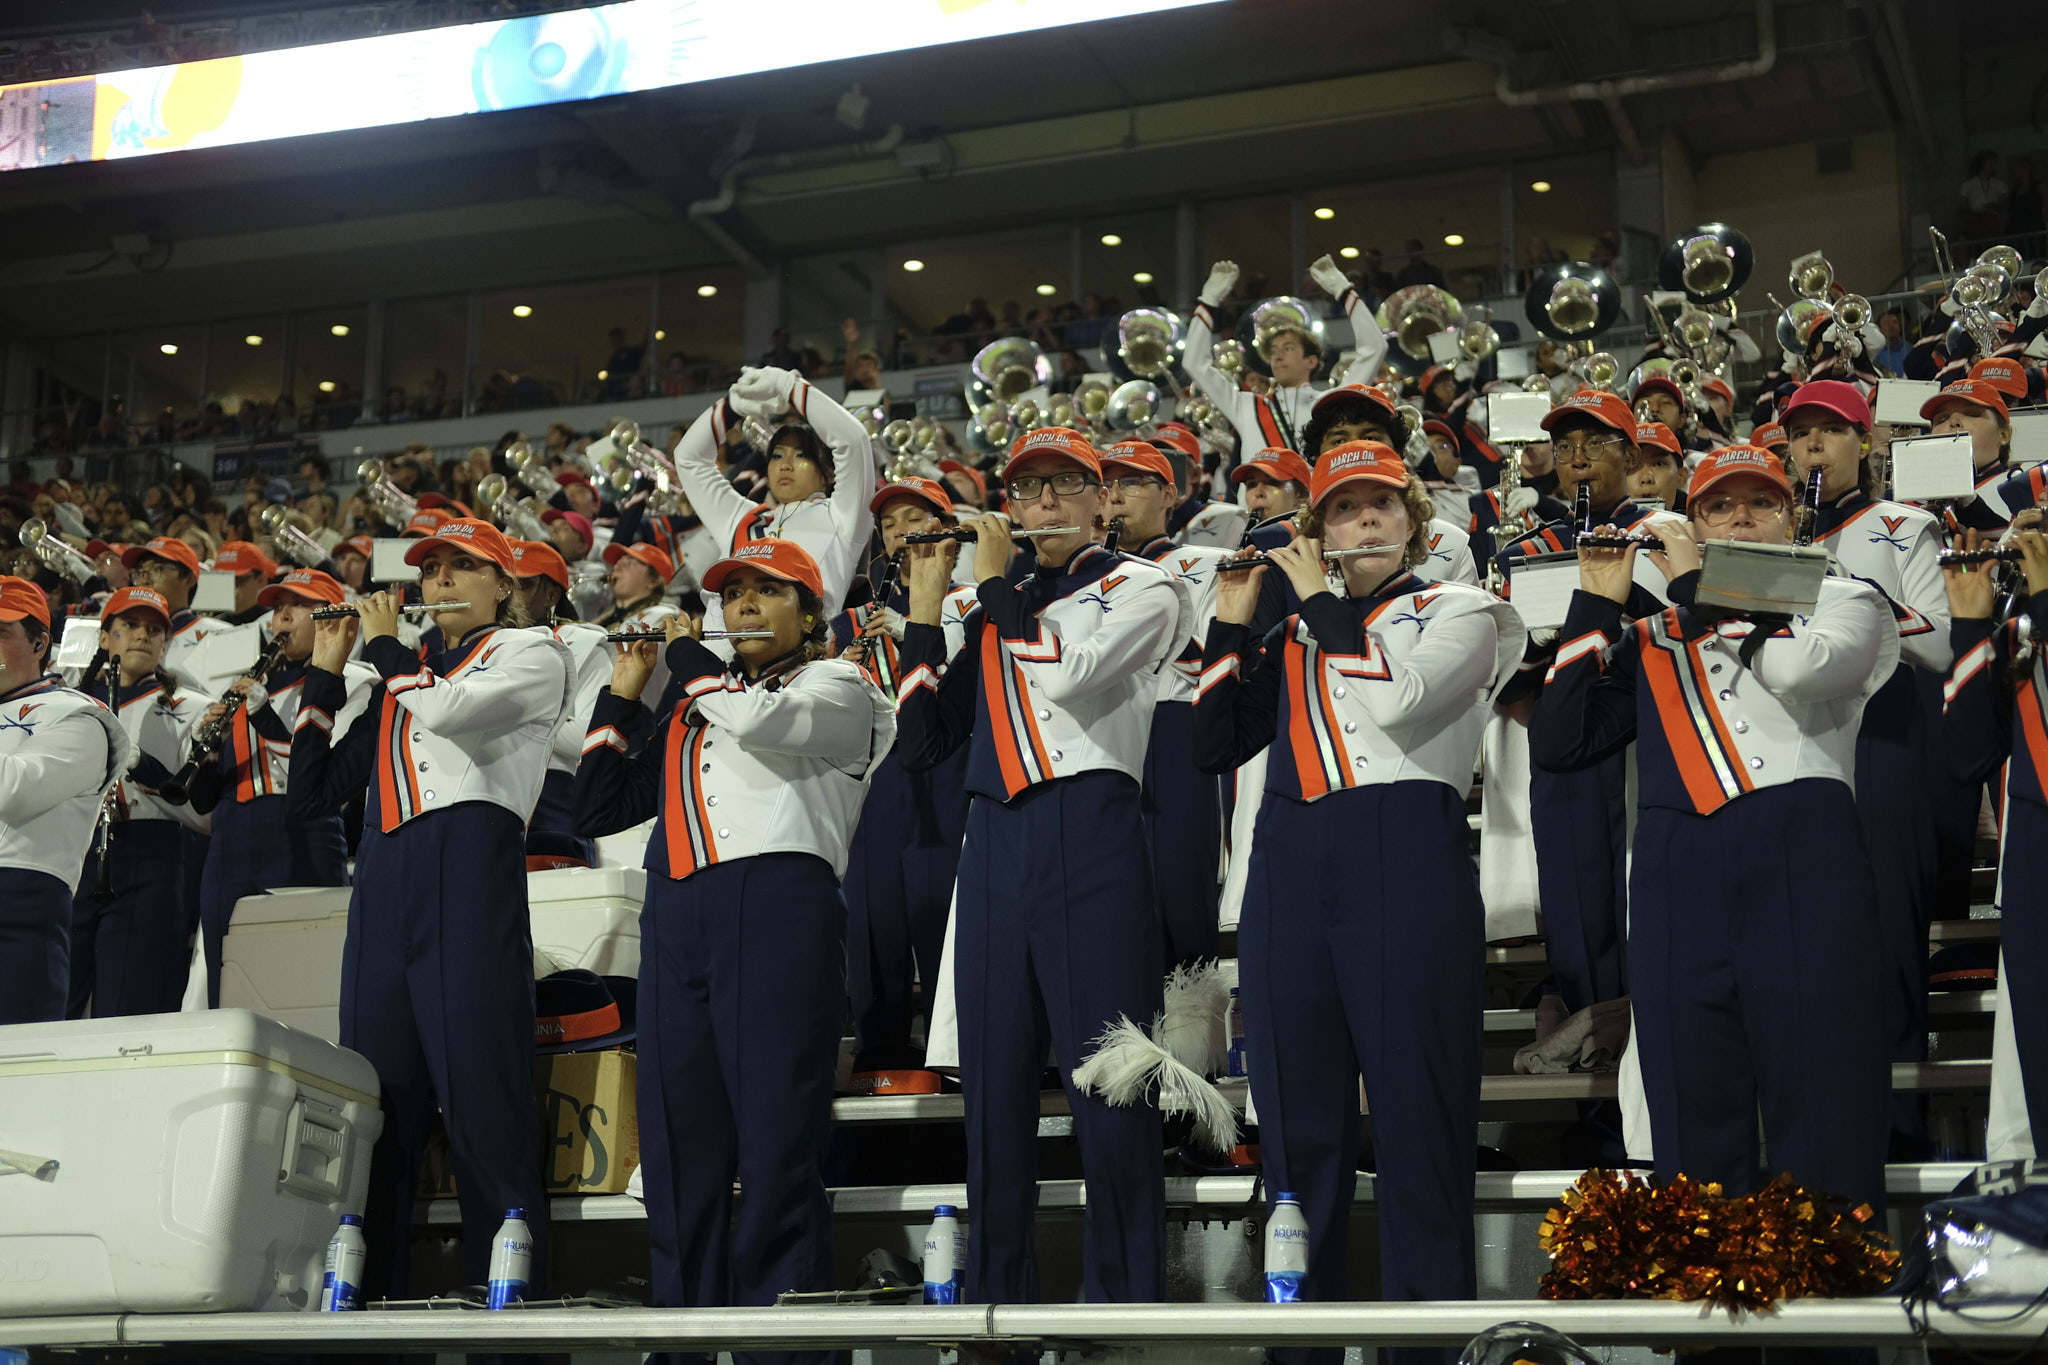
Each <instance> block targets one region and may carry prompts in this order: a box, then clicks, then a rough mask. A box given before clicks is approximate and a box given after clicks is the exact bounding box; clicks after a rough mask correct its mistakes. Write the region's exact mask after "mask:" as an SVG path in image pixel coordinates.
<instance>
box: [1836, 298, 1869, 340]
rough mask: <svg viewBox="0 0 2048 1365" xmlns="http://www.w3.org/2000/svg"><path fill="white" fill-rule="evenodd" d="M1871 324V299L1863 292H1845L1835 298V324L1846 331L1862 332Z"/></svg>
mask: <svg viewBox="0 0 2048 1365" xmlns="http://www.w3.org/2000/svg"><path fill="white" fill-rule="evenodd" d="M1869 325H1870V300H1869V299H1866V298H1864V297H1863V296H1862V295H1861V294H1844V295H1842V297H1841V298H1839V299H1836V300H1835V326H1837V327H1839V328H1841V329H1842V331H1843V332H1844V333H1854V332H1860V331H1862V330H1863V329H1864V328H1865V327H1868V326H1869Z"/></svg>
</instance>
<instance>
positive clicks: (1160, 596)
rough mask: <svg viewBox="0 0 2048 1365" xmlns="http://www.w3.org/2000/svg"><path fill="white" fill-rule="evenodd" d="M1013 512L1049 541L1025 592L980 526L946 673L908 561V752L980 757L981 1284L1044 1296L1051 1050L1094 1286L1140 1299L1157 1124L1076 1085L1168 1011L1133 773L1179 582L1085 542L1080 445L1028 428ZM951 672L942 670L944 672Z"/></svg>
mask: <svg viewBox="0 0 2048 1365" xmlns="http://www.w3.org/2000/svg"><path fill="white" fill-rule="evenodd" d="M1003 481H1004V483H1005V484H1006V485H1007V491H1008V494H1009V503H1008V505H1009V507H1010V509H1011V514H1012V515H1013V516H1014V517H1016V519H1017V521H1018V523H1019V524H1020V525H1021V526H1022V527H1023V528H1024V529H1026V530H1041V529H1043V530H1054V529H1057V528H1064V527H1071V528H1073V529H1071V530H1063V531H1060V533H1059V534H1053V535H1044V536H1040V537H1038V538H1037V539H1038V556H1037V568H1036V569H1035V570H1034V571H1033V572H1032V573H1031V574H1030V575H1029V576H1028V577H1027V578H1025V579H1024V580H1023V581H1022V582H1021V583H1017V584H1014V585H1013V584H1011V583H1010V582H1008V581H1007V580H1006V577H1005V575H1006V574H1007V573H1008V572H1009V569H1010V557H1011V544H1012V539H1011V535H1010V525H1009V523H1008V522H1007V521H1005V520H1004V519H1002V518H1000V517H994V516H984V517H980V518H977V519H976V520H975V522H974V529H975V532H976V537H977V539H976V543H975V547H974V548H975V557H974V572H975V577H976V578H977V579H978V580H979V583H980V586H979V588H978V589H977V590H976V593H977V598H978V601H979V605H978V607H977V608H976V609H975V610H974V611H973V612H971V613H970V614H969V616H968V620H967V623H966V642H965V644H964V646H963V647H962V648H961V650H960V651H959V653H958V654H957V655H955V656H954V657H953V659H952V660H951V662H950V664H949V663H948V660H947V659H946V657H945V652H944V651H945V635H944V633H943V631H942V630H941V627H940V612H941V610H942V608H943V603H944V599H945V594H946V587H947V579H948V574H947V570H946V566H945V562H944V561H943V560H942V559H940V558H939V557H938V556H937V555H935V554H932V553H929V552H928V550H929V547H925V546H917V547H913V553H912V555H911V559H910V623H909V624H908V625H906V626H905V627H904V631H903V653H902V666H903V669H904V673H903V684H902V691H901V697H900V699H899V710H898V724H899V726H900V727H901V729H900V738H899V742H900V743H901V744H902V746H903V763H904V766H905V767H906V768H909V769H911V770H913V771H915V770H917V769H921V768H929V767H931V766H932V765H934V764H935V763H937V762H938V761H939V760H940V759H942V758H944V757H945V756H946V755H948V754H950V753H952V752H953V751H954V750H956V749H958V748H959V747H960V746H961V745H962V744H971V747H970V748H969V752H968V760H967V762H968V768H967V788H968V791H969V792H971V793H972V794H973V797H974V799H973V800H972V801H971V803H970V804H969V806H968V811H967V835H966V841H965V844H964V846H963V848H962V850H961V854H960V873H959V879H958V883H957V892H956V901H955V912H954V913H955V940H956V941H955V949H956V955H955V958H954V963H955V974H956V980H957V983H958V987H959V989H958V991H957V993H956V998H957V1001H958V1008H959V1030H960V1063H961V1079H962V1082H963V1086H964V1088H965V1091H966V1101H967V1134H968V1145H967V1189H968V1196H967V1198H968V1203H969V1205H970V1207H972V1208H973V1209H974V1218H973V1220H972V1221H971V1222H970V1224H969V1227H968V1243H967V1245H968V1271H967V1283H968V1292H969V1293H970V1295H971V1296H972V1297H973V1300H974V1301H975V1302H979V1303H1028V1302H1031V1301H1032V1300H1034V1299H1035V1298H1036V1297H1037V1272H1036V1258H1035V1254H1034V1250H1033V1240H1034V1232H1033V1224H1034V1211H1035V1208H1036V1205H1037V1147H1036V1143H1037V1138H1036V1134H1037V1131H1038V1078H1039V1074H1040V1071H1041V1069H1042V1068H1043V1066H1044V1064H1045V1057H1046V1047H1047V1043H1048V1041H1050V1043H1051V1045H1052V1048H1053V1051H1054V1052H1055V1054H1056V1055H1057V1056H1058V1058H1059V1063H1060V1066H1061V1069H1062V1072H1063V1075H1064V1079H1065V1083H1066V1091H1067V1098H1068V1101H1069V1103H1070V1104H1071V1106H1072V1109H1073V1115H1074V1132H1075V1135H1076V1136H1077V1137H1078V1138H1079V1140H1080V1144H1081V1153H1082V1158H1083V1162H1084V1165H1085V1180H1086V1184H1087V1195H1088V1200H1087V1203H1088V1207H1087V1213H1086V1222H1085V1228H1086V1232H1085V1242H1086V1248H1087V1250H1086V1272H1085V1276H1084V1282H1085V1293H1086V1296H1087V1298H1088V1299H1089V1301H1090V1302H1104V1301H1108V1302H1140V1301H1147V1300H1154V1299H1157V1298H1159V1297H1160V1295H1161V1294H1162V1292H1163V1291H1164V1288H1165V1264H1164V1259H1163V1241H1164V1220H1165V1189H1164V1185H1163V1183H1162V1176H1161V1170H1160V1160H1159V1154H1160V1136H1161V1129H1160V1119H1159V1112H1158V1110H1157V1109H1155V1108H1153V1107H1151V1106H1150V1105H1134V1106H1126V1107H1112V1106H1110V1105H1108V1104H1106V1103H1105V1102H1104V1101H1103V1100H1102V1099H1100V1098H1098V1097H1096V1096H1094V1095H1091V1094H1086V1093H1083V1092H1081V1091H1080V1090H1079V1089H1078V1088H1077V1087H1076V1086H1075V1085H1074V1083H1073V1069H1074V1068H1075V1066H1077V1065H1078V1064H1079V1063H1080V1062H1081V1060H1082V1058H1081V1053H1082V1052H1083V1051H1084V1050H1085V1049H1087V1048H1088V1047H1089V1046H1090V1044H1091V1041H1092V1040H1094V1039H1096V1038H1097V1037H1099V1036H1100V1035H1101V1034H1102V1033H1103V1032H1104V1031H1105V1030H1106V1029H1107V1028H1108V1027H1109V1026H1110V1025H1111V1024H1112V1022H1114V1021H1116V1020H1117V1019H1119V1017H1122V1018H1126V1019H1133V1020H1150V1019H1151V1018H1152V1017H1153V1015H1154V1014H1155V1013H1157V1011H1158V1010H1159V1007H1160V1000H1161V983H1160V975H1159V967H1160V963H1161V961H1162V951H1163V950H1162V946H1161V942H1160V931H1159V921H1158V917H1157V915H1156V913H1155V909H1154V901H1153V895H1152V886H1151V876H1150V865H1149V862H1148V860H1146V859H1143V858H1133V857H1131V856H1129V855H1130V852H1131V851H1132V850H1134V849H1138V848H1142V847H1144V846H1145V831H1144V823H1143V817H1142V812H1141V808H1140V795H1139V782H1140V779H1141V777H1142V774H1143V771H1144V760H1145V743H1146V737H1147V735H1148V733H1149V731H1150V726H1151V721H1152V711H1153V707H1154V705H1155V703H1156V701H1157V698H1158V690H1159V681H1158V677H1157V674H1158V673H1159V671H1160V670H1161V669H1162V668H1165V667H1167V666H1169V664H1170V662H1171V660H1172V658H1173V656H1174V654H1175V653H1176V652H1177V651H1178V649H1179V641H1180V640H1181V639H1183V638H1184V637H1185V635H1186V634H1187V629H1188V615H1187V607H1186V605H1185V602H1184V599H1183V593H1182V589H1181V588H1180V587H1179V586H1178V585H1177V584H1176V582H1175V580H1174V579H1173V578H1172V576H1171V575H1169V574H1167V573H1166V572H1165V571H1163V570H1161V569H1160V568H1158V567H1157V566H1156V565H1152V564H1149V563H1145V562H1144V561H1141V560H1135V559H1131V558H1128V557H1126V556H1122V555H1116V554H1111V553H1109V552H1107V551H1105V550H1103V548H1102V547H1101V546H1100V545H1098V544H1096V543H1095V541H1094V527H1095V524H1096V521H1097V519H1098V517H1099V514H1100V512H1101V509H1102V486H1101V485H1102V465H1101V461H1100V459H1099V457H1098V456H1097V454H1096V451H1095V449H1094V447H1093V446H1091V445H1089V444H1088V442H1087V441H1086V440H1085V439H1083V438H1082V437H1081V436H1080V435H1079V434H1078V433H1076V432H1073V431H1069V430H1067V429H1065V428H1063V427H1046V428H1042V429H1040V430H1037V431H1033V432H1031V433H1029V434H1028V435H1026V436H1024V437H1022V438H1021V439H1020V440H1019V441H1018V442H1017V443H1016V445H1015V446H1014V447H1012V450H1011V455H1010V460H1009V463H1008V464H1007V465H1006V466H1005V467H1004V469H1003ZM942 670H943V672H942Z"/></svg>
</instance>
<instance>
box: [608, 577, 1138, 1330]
mask: <svg viewBox="0 0 2048 1365" xmlns="http://www.w3.org/2000/svg"><path fill="white" fill-rule="evenodd" d="M704 591H705V592H707V593H716V594H718V596H719V598H720V600H721V601H722V602H723V603H724V604H725V622H726V626H727V628H728V629H732V630H765V631H770V632H772V638H769V639H761V640H738V641H734V642H733V645H734V649H733V652H734V655H735V656H736V657H735V661H734V664H733V667H732V669H731V671H728V670H727V666H726V663H725V660H724V659H722V658H720V657H719V656H718V655H715V654H713V653H712V652H711V651H710V650H709V649H707V648H705V647H704V645H703V643H702V642H701V641H700V640H698V639H697V638H696V636H697V634H698V632H699V630H700V629H701V627H700V626H699V625H698V623H697V622H696V621H695V620H694V619H693V618H689V617H679V618H672V619H671V620H670V621H669V622H668V624H667V628H666V629H667V635H668V644H667V653H668V655H669V670H670V672H671V674H672V675H673V676H674V678H675V679H676V681H677V683H678V685H679V686H678V690H677V694H676V695H677V700H676V702H675V704H674V708H673V710H671V711H669V712H668V713H667V714H665V715H663V716H662V717H661V718H660V719H659V720H658V721H656V722H654V723H653V725H652V732H651V733H650V732H649V731H650V724H649V718H648V714H647V711H646V709H645V708H644V707H642V706H641V704H640V700H639V699H640V697H641V696H642V695H644V694H643V692H642V688H643V687H644V686H645V685H646V683H647V681H648V678H649V675H650V673H651V672H652V668H653V663H654V659H653V656H654V646H653V645H652V644H640V645H629V646H623V647H621V648H620V650H619V652H618V656H617V658H616V659H615V660H614V662H613V664H612V681H611V686H610V687H609V688H608V689H607V690H606V691H604V692H602V693H600V695H599V697H598V703H597V709H596V711H595V713H594V714H593V716H592V718H591V728H590V736H589V740H588V747H587V749H586V750H585V752H584V757H583V763H582V766H581V767H579V768H578V769H577V773H576V811H577V827H578V828H579V829H580V830H581V831H582V832H583V833H584V834H586V835H593V836H594V835H601V834H609V833H613V832H615V831H617V830H621V829H626V828H629V827H631V826H633V825H635V824H638V823H640V822H641V821H643V820H645V819H647V818H648V817H649V816H655V817H656V824H655V829H654V835H653V837H652V838H651V839H650V840H649V841H648V845H647V871H648V873H649V876H648V879H647V902H646V905H645V907H644V908H643V909H642V911H641V914H640V926H641V927H640V935H641V961H642V966H641V972H640V1003H639V1021H640V1040H639V1044H638V1046H639V1051H640V1075H639V1091H640V1095H639V1099H640V1114H641V1121H640V1141H641V1151H642V1153H643V1160H642V1164H641V1169H642V1171H643V1172H644V1173H645V1177H644V1178H645V1183H646V1195H647V1200H646V1202H647V1221H648V1234H649V1240H650V1242H651V1246H652V1253H653V1289H654V1294H653V1297H654V1302H655V1304H656V1305H657V1306H659V1307H664V1308H682V1307H704V1306H710V1305H720V1304H740V1305H746V1306H751V1307H763V1306H766V1305H769V1304H772V1303H774V1302H775V1298H776V1295H777V1294H779V1293H782V1292H784V1291H789V1290H818V1289H826V1288H829V1287H830V1286H831V1283H832V1205H831V1201H830V1199H829V1198H828V1197H827V1195H826V1192H825V1181H824V1178H823V1176H822V1173H821V1167H822V1162H823V1158H824V1154H825V1145H826V1140H827V1138H828V1136H829V1134H830V1131H831V1122H832V1083H833V1073H834V1069H835V1064H836V1062H837V1057H838V1044H839V1020H840V1009H841V1004H840V1002H841V1000H842V999H843V998H844V993H845V959H844V957H843V956H842V953H843V950H844V944H845V938H844V926H845V917H846V909H845V905H844V903H843V902H842V901H841V900H840V896H839V877H840V874H841V872H843V871H844V869H845V866H846V851H847V845H848V842H849V841H850V840H851V839H852V837H853V827H854V822H855V820H856V819H857V818H858V817H859V814H860V808H861V802H862V799H863V797H864V796H865V795H866V793H867V789H868V779H869V776H870V774H872V773H873V771H874V769H875V766H876V764H877V763H879V762H880V761H881V759H882V757H883V756H884V755H885V754H886V753H887V752H888V750H889V746H890V744H891V742H892V740H893V739H894V735H895V728H896V723H895V717H894V713H893V710H892V707H891V705H890V702H889V699H888V698H887V697H885V696H883V695H882V693H881V692H880V690H879V689H877V688H876V687H875V686H874V684H873V683H872V682H871V681H870V680H869V679H868V678H867V677H866V676H865V675H864V674H863V673H862V672H861V670H860V669H859V668H858V667H856V666H855V665H854V664H852V663H850V662H847V661H845V660H837V659H826V658H825V657H824V652H825V630H826V625H825V606H824V579H823V575H822V573H821V572H820V571H819V568H818V564H817V561H816V560H814V559H812V558H811V556H810V554H809V552H808V551H806V550H805V549H804V548H803V547H802V546H801V545H798V544H796V543H795V542H794V541H791V540H763V541H752V542H748V543H746V544H743V545H741V546H740V547H739V548H738V550H737V551H735V553H734V554H733V555H732V556H731V557H730V558H727V559H724V560H721V561H719V562H718V563H717V564H715V565H713V566H712V568H711V571H710V572H709V573H708V574H706V575H705V578H704ZM643 739H644V741H645V742H644V743H643V742H642V740H643ZM629 751H632V752H634V753H635V754H637V757H628V756H627V755H628V752H629ZM1043 1055H1044V1054H1043V1053H1042V1052H1041V1054H1040V1057H1041V1060H1042V1059H1043ZM1154 1155H1155V1159H1156V1155H1157V1154H1156V1153H1155V1154H1154ZM735 1177H737V1179H738V1181H739V1184H740V1186H741V1187H742V1188H743V1189H744V1190H745V1192H746V1197H745V1198H744V1199H743V1200H742V1201H741V1202H740V1208H739V1216H738V1218H737V1220H734V1218H733V1214H732V1202H733V1200H732V1191H733V1181H734V1179H735ZM728 1227H730V1228H731V1230H732V1231H731V1237H730V1242H729V1243H728V1237H727V1229H728ZM743 1358H745V1357H743ZM754 1358H756V1359H764V1358H768V1357H754ZM789 1358H790V1359H798V1358H807V1357H798V1356H795V1355H792V1356H791V1357H789ZM827 1358H828V1357H827V1355H826V1354H825V1353H819V1354H818V1356H817V1359H819V1360H824V1359H827ZM663 1359H665V1358H664V1357H660V1356H657V1357H656V1360H657V1361H658V1362H659V1361H661V1360H663Z"/></svg>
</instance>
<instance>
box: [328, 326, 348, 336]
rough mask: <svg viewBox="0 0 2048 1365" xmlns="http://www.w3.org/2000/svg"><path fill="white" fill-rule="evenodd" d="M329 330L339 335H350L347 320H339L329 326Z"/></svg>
mask: <svg viewBox="0 0 2048 1365" xmlns="http://www.w3.org/2000/svg"><path fill="white" fill-rule="evenodd" d="M327 330H328V331H330V332H332V333H334V334H335V335H336V336H338V337H345V336H347V335H348V324H347V323H345V322H337V323H335V324H334V325H333V326H332V327H329V328H328V329H327Z"/></svg>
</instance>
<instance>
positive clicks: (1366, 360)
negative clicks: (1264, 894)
mask: <svg viewBox="0 0 2048 1365" xmlns="http://www.w3.org/2000/svg"><path fill="white" fill-rule="evenodd" d="M1309 273H1310V274H1311V275H1313V276H1314V277H1315V281H1316V283H1317V284H1318V285H1320V286H1321V287H1322V288H1323V289H1324V290H1325V291H1326V292H1327V293H1328V294H1329V296H1330V297H1331V298H1333V299H1335V300H1337V303H1338V306H1339V307H1340V308H1341V309H1342V310H1343V312H1344V316H1345V317H1347V318H1349V319H1350V320H1351V336H1352V345H1353V346H1354V347H1356V353H1355V354H1354V355H1353V357H1352V360H1351V365H1350V368H1349V369H1348V370H1347V371H1346V376H1347V378H1350V379H1354V380H1357V381H1360V382H1363V381H1366V380H1370V379H1371V378H1372V377H1373V376H1374V375H1376V374H1378V373H1379V372H1380V362H1381V361H1382V360H1383V359H1385V357H1386V354H1387V337H1386V333H1384V332H1382V331H1381V330H1380V327H1379V324H1378V323H1377V322H1375V321H1374V320H1373V316H1372V313H1371V312H1370V311H1368V310H1367V308H1366V306H1365V304H1364V303H1363V302H1361V301H1360V300H1359V297H1358V291H1357V290H1356V289H1353V288H1352V287H1351V281H1350V279H1349V278H1348V277H1346V275H1345V274H1344V272H1343V271H1342V270H1340V269H1338V268H1337V264H1336V262H1334V261H1332V260H1331V259H1330V258H1329V257H1328V256H1324V257H1323V258H1322V259H1320V260H1318V261H1317V262H1316V263H1315V264H1314V265H1312V266H1310V267H1309ZM1237 275H1238V269H1237V264H1236V262H1234V261H1218V262H1216V264H1215V265H1213V266H1211V267H1210V268H1209V278H1208V280H1207V281H1206V282H1205V283H1204V284H1203V285H1202V298H1201V302H1200V303H1198V304H1196V306H1195V311H1194V313H1193V315H1192V316H1190V317H1189V319H1188V333H1187V350H1186V353H1185V364H1186V365H1187V371H1188V377H1189V378H1190V379H1192V380H1194V382H1195V387H1197V388H1199V389H1200V390H1201V391H1202V392H1203V393H1204V394H1206V395H1208V397H1209V401H1210V402H1212V403H1214V404H1215V405H1216V406H1217V407H1219V408H1221V409H1222V410H1223V415H1224V416H1225V417H1227V418H1228V419H1229V420H1230V425H1231V426H1232V427H1234V428H1236V430H1237V441H1238V449H1240V450H1259V449H1262V448H1264V447H1266V446H1286V447H1288V448H1289V449H1293V450H1301V451H1302V452H1303V453H1304V454H1306V453H1307V450H1308V446H1307V445H1306V443H1305V442H1304V441H1303V439H1302V432H1303V431H1304V430H1305V429H1306V428H1307V426H1308V422H1309V418H1310V416H1311V415H1312V411H1313V409H1314V407H1315V402H1316V399H1317V398H1318V397H1319V396H1320V395H1321V393H1322V390H1320V389H1318V388H1316V387H1315V384H1314V380H1315V376H1316V371H1317V370H1318V369H1320V368H1321V367H1322V362H1323V343H1322V341H1321V340H1320V339H1319V338H1317V337H1315V336H1313V335H1312V334H1310V333H1308V332H1306V331H1304V330H1302V329H1301V328H1299V327H1276V328H1274V329H1272V330H1271V331H1269V332H1267V333H1266V335H1265V337H1263V338H1262V339H1261V342H1260V345H1261V355H1262V356H1263V358H1264V359H1265V361H1266V363H1267V364H1268V365H1270V366H1271V367H1272V369H1273V388H1272V392H1270V393H1267V394H1254V393H1247V392H1245V391H1243V390H1242V389H1240V388H1238V386H1237V385H1235V384H1233V383H1232V382H1231V381H1230V380H1229V379H1228V378H1227V377H1226V376H1225V375H1224V373H1223V372H1222V371H1221V370H1219V369H1217V368H1216V361H1215V354H1214V353H1215V346H1216V342H1215V335H1214V329H1215V326H1216V310H1217V309H1218V308H1220V307H1222V306H1223V300H1224V299H1226V298H1228V297H1229V296H1230V289H1231V286H1232V285H1234V284H1236V283H1237Z"/></svg>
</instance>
